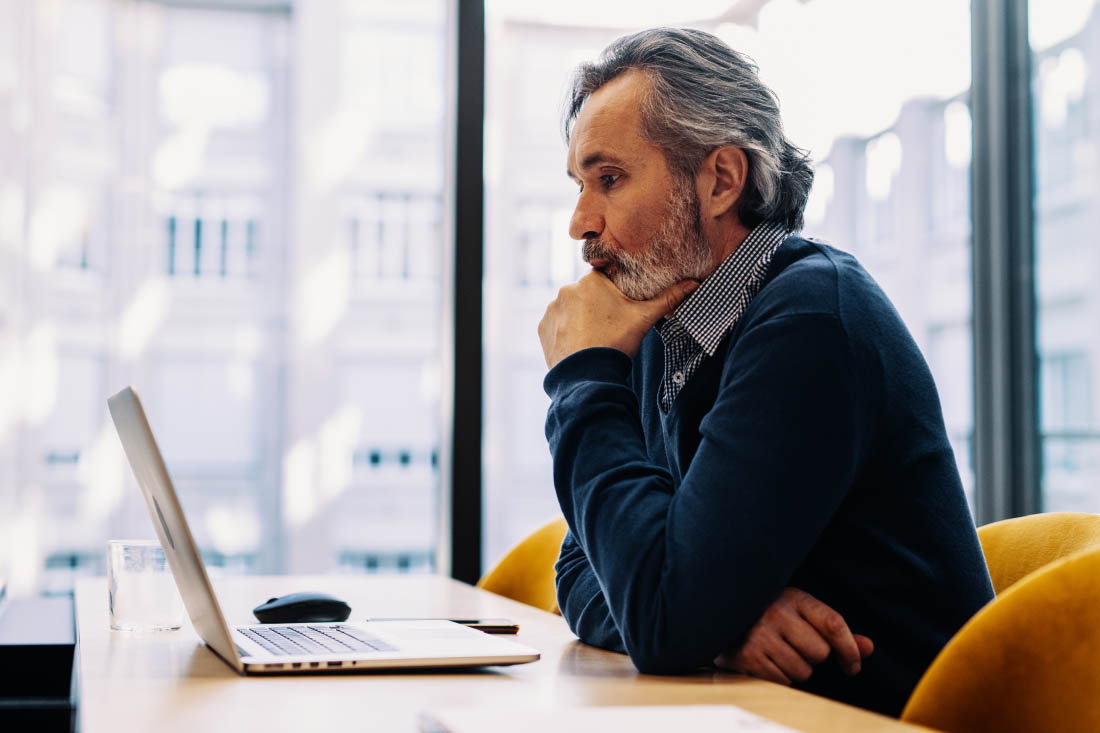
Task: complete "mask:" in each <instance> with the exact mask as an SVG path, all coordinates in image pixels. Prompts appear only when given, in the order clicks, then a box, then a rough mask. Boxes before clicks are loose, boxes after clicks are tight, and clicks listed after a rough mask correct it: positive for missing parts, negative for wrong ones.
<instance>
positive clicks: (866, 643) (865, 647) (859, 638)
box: [854, 634, 875, 659]
mask: <svg viewBox="0 0 1100 733" xmlns="http://www.w3.org/2000/svg"><path fill="white" fill-rule="evenodd" d="M854 636H855V640H856V645H857V646H858V647H859V655H860V656H861V657H863V658H864V659H866V658H867V657H869V656H871V655H872V654H874V653H875V642H873V641H871V639H870V637H867V636H864V635H863V634H854Z"/></svg>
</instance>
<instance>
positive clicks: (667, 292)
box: [646, 280, 699, 320]
mask: <svg viewBox="0 0 1100 733" xmlns="http://www.w3.org/2000/svg"><path fill="white" fill-rule="evenodd" d="M698 287H699V281H698V280H681V281H680V282H678V283H675V284H673V285H669V286H668V287H667V288H665V289H664V290H662V291H661V292H659V293H657V294H656V295H655V296H653V297H652V298H650V299H649V300H647V301H646V304H647V305H649V306H650V310H651V311H652V313H653V317H654V320H656V319H658V318H661V317H662V316H667V315H668V314H669V313H671V312H672V311H674V310H676V307H677V306H678V305H680V304H681V303H683V302H684V301H685V300H686V299H687V297H688V296H689V295H691V294H692V293H693V292H695V289H696V288H698Z"/></svg>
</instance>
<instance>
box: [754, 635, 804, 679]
mask: <svg viewBox="0 0 1100 733" xmlns="http://www.w3.org/2000/svg"><path fill="white" fill-rule="evenodd" d="M765 649H766V651H765V652H764V653H765V654H766V655H767V656H768V657H769V658H770V659H771V661H772V663H773V664H775V666H776V667H778V668H779V670H780V671H781V672H783V674H784V676H786V677H787V679H789V680H791V681H795V682H805V681H806V680H808V679H810V675H811V674H813V671H814V668H813V667H812V666H811V665H810V664H809V663H808V662H807V661H806V660H805V659H803V657H802V655H801V654H799V653H798V650H796V649H795V648H794V647H792V646H791V645H790V644H788V643H787V642H786V641H785V640H784V639H783V638H782V637H779V636H776V637H774V638H772V639H769V640H768V642H767V645H766V647H765Z"/></svg>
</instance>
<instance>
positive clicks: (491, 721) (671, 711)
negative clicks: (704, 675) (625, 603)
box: [420, 705, 794, 733]
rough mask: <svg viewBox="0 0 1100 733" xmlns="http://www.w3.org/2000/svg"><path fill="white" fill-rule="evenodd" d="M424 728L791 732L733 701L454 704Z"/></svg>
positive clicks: (435, 732) (432, 715)
mask: <svg viewBox="0 0 1100 733" xmlns="http://www.w3.org/2000/svg"><path fill="white" fill-rule="evenodd" d="M420 730H421V731H423V732H424V733H475V732H476V733H483V732H489V733H492V732H493V731H517V730H518V731H523V733H562V732H563V731H568V733H608V731H619V730H629V731H631V733H666V732H667V731H670V730H684V731H689V730H720V731H722V732H723V733H790V732H791V731H793V730H794V729H793V728H787V727H786V726H782V725H779V724H778V723H773V722H771V721H770V720H767V719H766V718H761V717H760V716H759V715H754V714H753V713H750V712H748V711H747V710H742V709H741V708H739V707H736V706H734V705H635V706H630V707H615V706H608V707H592V708H566V709H559V710H526V709H514V708H508V707H506V706H502V707H491V708H453V709H449V710H434V711H429V712H426V713H423V714H422V715H421V717H420Z"/></svg>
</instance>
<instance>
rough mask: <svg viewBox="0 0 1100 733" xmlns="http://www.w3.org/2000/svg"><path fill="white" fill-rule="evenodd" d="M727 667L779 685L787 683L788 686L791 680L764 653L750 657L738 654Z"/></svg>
mask: <svg viewBox="0 0 1100 733" xmlns="http://www.w3.org/2000/svg"><path fill="white" fill-rule="evenodd" d="M729 669H732V670H733V671H734V672H740V673H741V674H747V675H751V676H753V677H759V678H760V679H762V680H769V681H771V682H775V683H778V684H780V685H787V686H788V687H790V684H791V680H790V679H789V678H788V677H787V675H785V674H783V670H781V669H780V668H779V667H778V666H777V665H776V663H775V662H773V661H772V660H771V659H769V658H768V656H767V655H766V654H758V655H757V654H754V655H752V656H751V657H749V656H747V655H745V654H738V655H737V656H735V657H734V658H733V664H731V665H729Z"/></svg>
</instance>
